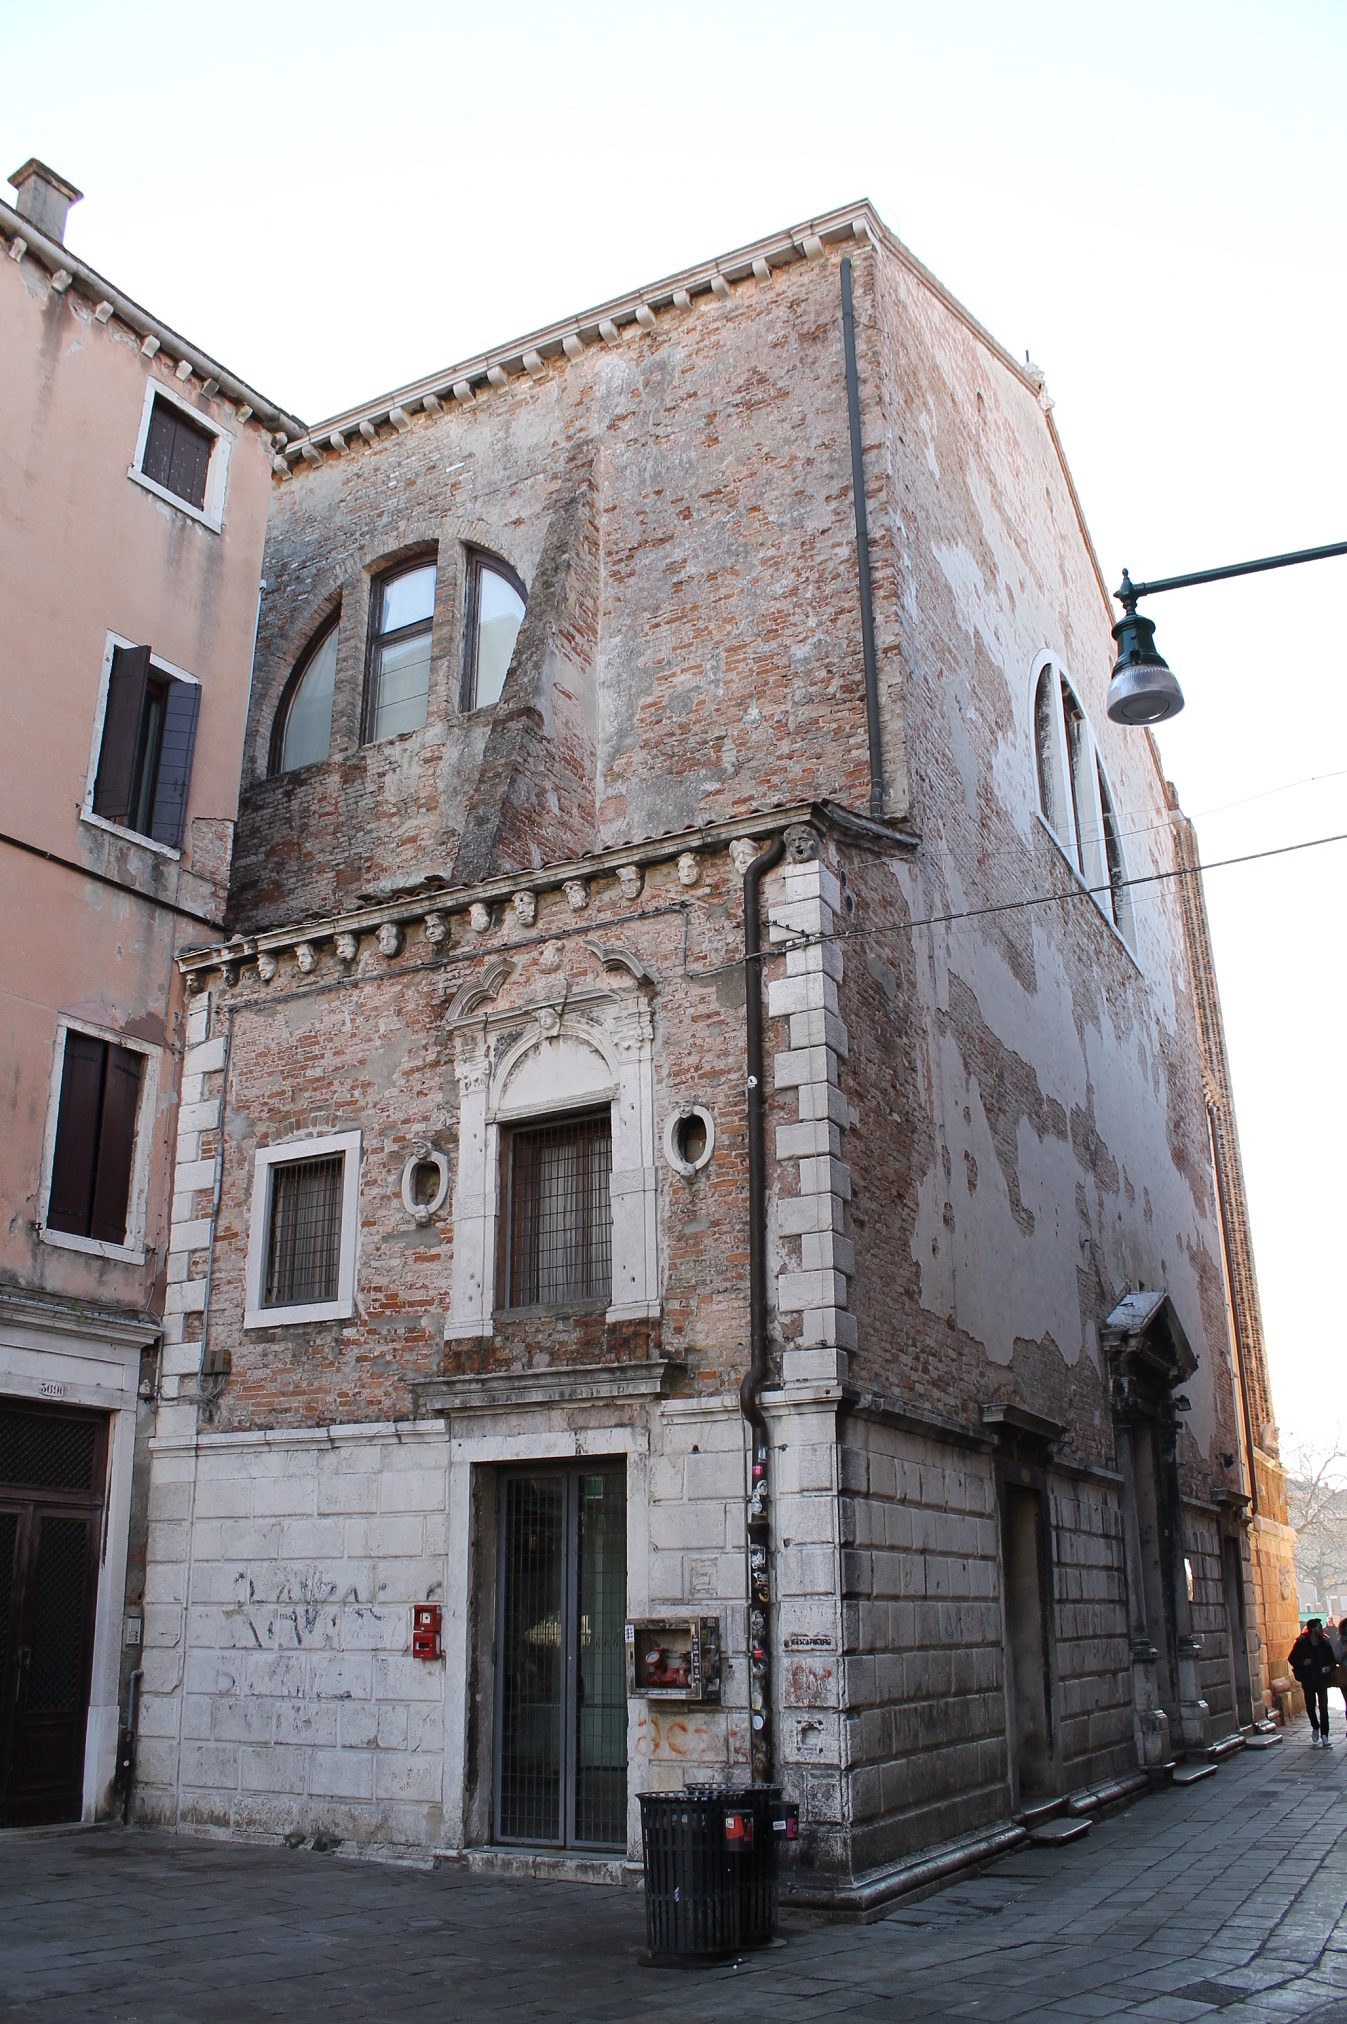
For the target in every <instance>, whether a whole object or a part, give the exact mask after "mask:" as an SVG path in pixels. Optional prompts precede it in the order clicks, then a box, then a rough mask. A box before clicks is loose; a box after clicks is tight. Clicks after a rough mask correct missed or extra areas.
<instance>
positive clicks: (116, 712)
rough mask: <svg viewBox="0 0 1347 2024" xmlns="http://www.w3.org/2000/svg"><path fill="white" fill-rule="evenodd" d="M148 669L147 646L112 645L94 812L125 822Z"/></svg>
mask: <svg viewBox="0 0 1347 2024" xmlns="http://www.w3.org/2000/svg"><path fill="white" fill-rule="evenodd" d="M149 673H150V650H149V648H148V647H114V648H113V650H112V673H111V674H110V675H109V677H108V702H107V708H106V710H105V711H104V712H103V743H102V746H101V747H100V749H99V754H98V774H97V777H96V779H95V781H94V814H95V815H103V816H106V817H107V819H108V821H109V822H123V823H124V822H125V821H126V818H127V816H128V815H129V814H130V812H131V793H132V788H133V785H134V780H133V776H134V774H135V769H136V746H137V743H138V742H139V738H140V719H141V714H142V712H143V710H144V708H145V684H146V682H147V680H148V679H149Z"/></svg>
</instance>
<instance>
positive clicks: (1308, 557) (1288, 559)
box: [1108, 541, 1347, 724]
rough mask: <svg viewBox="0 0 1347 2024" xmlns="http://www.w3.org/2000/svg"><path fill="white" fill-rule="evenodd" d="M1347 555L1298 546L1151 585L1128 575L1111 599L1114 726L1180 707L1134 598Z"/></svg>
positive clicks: (1344, 544)
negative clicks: (1116, 614) (1115, 614)
mask: <svg viewBox="0 0 1347 2024" xmlns="http://www.w3.org/2000/svg"><path fill="white" fill-rule="evenodd" d="M1330 555H1347V541H1335V542H1333V543H1332V544H1331V545H1330V546H1329V547H1327V548H1299V549H1297V550H1296V551H1295V553H1294V554H1292V555H1264V556H1261V557H1260V558H1259V560H1258V561H1257V562H1230V563H1227V564H1226V565H1225V567H1224V568H1223V569H1199V570H1195V571H1194V572H1193V574H1192V575H1191V576H1162V577H1159V578H1157V580H1156V581H1155V582H1154V583H1133V581H1132V579H1131V577H1130V576H1129V575H1128V573H1127V571H1126V570H1124V571H1123V579H1122V582H1121V584H1120V585H1119V586H1118V588H1117V590H1115V591H1114V593H1113V595H1114V596H1115V597H1116V598H1117V600H1118V602H1119V604H1120V605H1121V606H1122V608H1123V615H1122V617H1121V618H1120V619H1119V620H1118V623H1117V625H1115V626H1114V628H1113V637H1114V639H1115V640H1116V641H1117V642H1118V658H1117V660H1116V661H1115V662H1114V664H1113V680H1112V681H1111V682H1110V683H1109V685H1108V713H1109V716H1110V717H1111V718H1112V719H1113V721H1114V723H1115V724H1163V723H1164V721H1165V719H1166V718H1167V717H1177V716H1178V714H1179V711H1180V710H1181V709H1182V708H1183V691H1182V689H1181V688H1180V687H1179V685H1178V683H1177V682H1176V681H1175V679H1174V677H1173V675H1172V674H1171V673H1170V670H1169V666H1168V663H1167V662H1166V661H1165V660H1164V658H1163V657H1162V655H1160V654H1158V653H1157V652H1156V649H1155V626H1154V624H1153V622H1152V621H1151V620H1150V619H1148V618H1146V617H1144V616H1143V615H1142V613H1141V612H1139V611H1138V610H1137V599H1138V598H1139V597H1153V596H1155V594H1156V593H1157V592H1158V591H1161V590H1186V589H1187V588H1188V586H1189V585H1190V584H1193V583H1217V582H1219V581H1220V579H1221V578H1222V577H1225V576H1254V575H1256V574H1257V573H1258V572H1259V571H1260V570H1264V569H1288V568H1289V567H1290V565H1291V564H1292V563H1293V562H1322V561H1325V560H1326V559H1327V558H1328V557H1329V556H1330Z"/></svg>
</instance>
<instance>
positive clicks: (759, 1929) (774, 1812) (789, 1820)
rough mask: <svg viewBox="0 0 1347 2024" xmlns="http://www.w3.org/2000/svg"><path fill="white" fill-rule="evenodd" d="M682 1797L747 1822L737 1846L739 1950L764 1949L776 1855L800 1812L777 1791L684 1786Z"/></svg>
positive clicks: (792, 1835) (774, 1902) (795, 1828)
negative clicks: (748, 1829) (706, 1803)
mask: <svg viewBox="0 0 1347 2024" xmlns="http://www.w3.org/2000/svg"><path fill="white" fill-rule="evenodd" d="M684 1790H685V1792H686V1793H687V1796H688V1797H689V1798H690V1799H691V1798H695V1799H698V1800H703V1799H706V1800H710V1801H712V1802H713V1803H715V1804H718V1805H719V1806H721V1807H722V1808H723V1809H725V1811H726V1813H727V1815H728V1814H729V1812H730V1811H731V1810H732V1809H734V1808H738V1809H740V1810H741V1811H742V1812H743V1813H744V1814H746V1815H747V1817H748V1819H749V1820H750V1821H751V1822H752V1829H751V1832H750V1833H748V1834H742V1835H741V1836H740V1837H739V1839H738V1841H737V1844H736V1845H737V1847H738V1848H739V1851H740V1853H739V1858H738V1864H737V1876H738V1885H739V1944H740V1946H741V1947H765V1946H766V1945H767V1943H768V1941H769V1940H770V1939H771V1938H772V1936H773V1934H774V1933H775V1932H776V1921H777V1906H778V1898H779V1881H780V1863H781V1849H782V1844H783V1843H784V1842H790V1841H794V1840H795V1839H796V1837H797V1835H798V1833H799V1819H800V1809H799V1808H798V1806H795V1805H792V1804H791V1803H789V1802H788V1801H786V1800H783V1799H782V1796H781V1787H780V1786H779V1785H688V1786H686V1787H685V1788H684Z"/></svg>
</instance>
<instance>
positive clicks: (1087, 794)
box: [1033, 655, 1136, 948]
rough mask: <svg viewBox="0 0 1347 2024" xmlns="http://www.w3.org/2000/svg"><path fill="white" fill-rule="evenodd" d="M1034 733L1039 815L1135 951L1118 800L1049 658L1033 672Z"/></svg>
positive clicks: (1084, 719)
mask: <svg viewBox="0 0 1347 2024" xmlns="http://www.w3.org/2000/svg"><path fill="white" fill-rule="evenodd" d="M1033 728H1034V765H1035V770H1036V774H1037V784H1038V812H1039V815H1040V816H1041V817H1042V819H1043V821H1044V823H1045V824H1046V826H1047V828H1048V829H1049V830H1050V831H1051V833H1052V836H1053V838H1054V839H1055V841H1056V842H1057V844H1058V845H1059V846H1060V848H1061V850H1062V851H1063V852H1064V854H1065V855H1066V857H1067V858H1068V859H1069V860H1070V862H1071V865H1072V868H1073V869H1074V870H1075V871H1076V872H1078V873H1079V875H1080V877H1081V878H1082V879H1083V880H1084V881H1085V884H1086V885H1087V886H1088V887H1089V888H1090V891H1091V893H1092V894H1093V896H1094V898H1095V899H1096V900H1097V901H1098V903H1099V909H1100V911H1101V913H1103V914H1104V915H1106V917H1107V918H1108V919H1109V920H1110V921H1111V922H1112V923H1113V925H1114V927H1115V928H1117V930H1118V932H1119V934H1120V935H1121V936H1122V938H1123V940H1124V941H1125V942H1126V943H1127V944H1128V946H1129V948H1130V947H1132V946H1133V945H1134V943H1135V939H1136V924H1135V919H1134V916H1133V912H1132V900H1131V894H1130V891H1129V888H1128V884H1127V862H1126V858H1125V857H1124V854H1123V846H1122V832H1121V829H1120V827H1119V824H1118V818H1117V813H1116V808H1115V803H1114V800H1113V795H1112V792H1111V790H1110V788H1109V784H1108V779H1107V776H1106V774H1105V772H1104V765H1103V761H1102V759H1101V758H1100V756H1099V749H1098V746H1097V745H1096V743H1095V736H1094V732H1093V731H1092V730H1091V728H1090V724H1089V720H1088V718H1087V717H1086V715H1085V712H1084V710H1082V708H1081V706H1080V703H1079V701H1078V699H1077V696H1076V692H1075V690H1074V689H1073V688H1072V686H1071V684H1070V682H1069V681H1068V680H1067V678H1066V676H1065V675H1064V674H1063V672H1062V670H1061V668H1060V667H1059V666H1058V664H1057V662H1056V661H1055V660H1053V659H1051V658H1050V657H1049V656H1046V655H1045V656H1043V657H1041V659H1040V662H1039V664H1038V666H1037V667H1036V670H1035V674H1034V686H1033Z"/></svg>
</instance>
